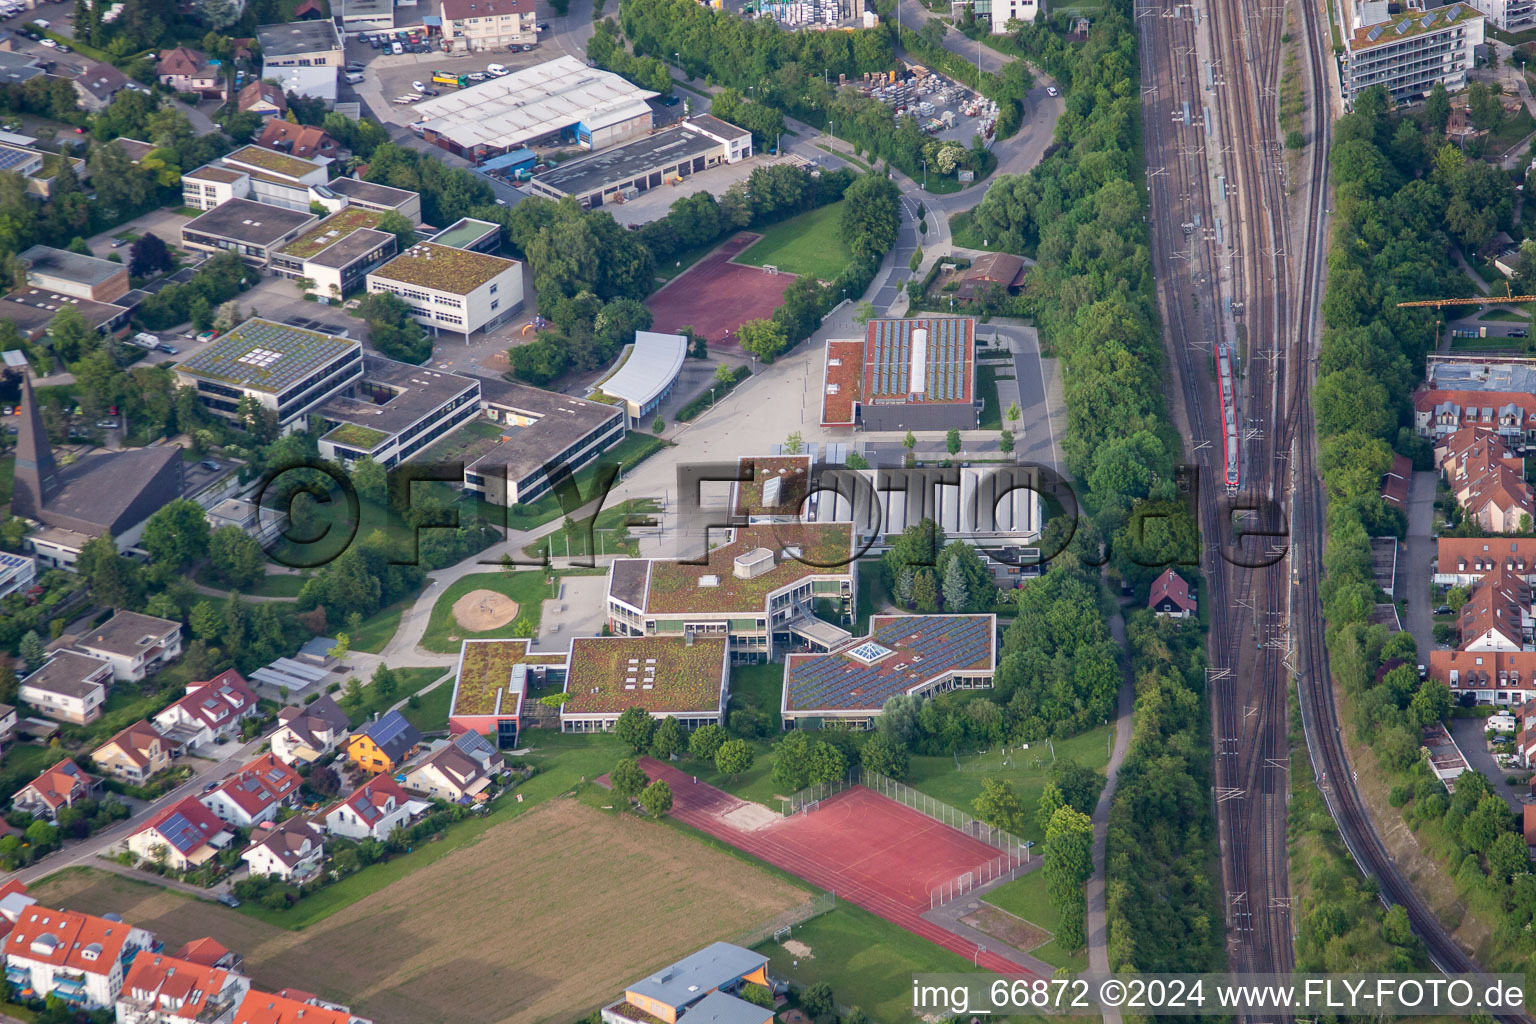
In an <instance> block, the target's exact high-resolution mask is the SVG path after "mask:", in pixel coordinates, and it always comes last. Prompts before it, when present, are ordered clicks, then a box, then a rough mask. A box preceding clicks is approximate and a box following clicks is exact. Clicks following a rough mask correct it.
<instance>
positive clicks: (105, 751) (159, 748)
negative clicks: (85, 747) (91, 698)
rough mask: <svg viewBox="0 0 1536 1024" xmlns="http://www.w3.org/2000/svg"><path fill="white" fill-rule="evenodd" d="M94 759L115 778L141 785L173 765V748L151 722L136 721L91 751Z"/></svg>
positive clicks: (97, 765) (99, 766)
mask: <svg viewBox="0 0 1536 1024" xmlns="http://www.w3.org/2000/svg"><path fill="white" fill-rule="evenodd" d="M91 760H92V761H94V762H95V763H96V767H98V768H100V769H101V770H102V771H103V772H105V773H106V774H108V775H110V776H112V777H113V778H114V779H122V780H124V781H125V782H133V783H139V782H143V781H144V780H145V779H148V778H150V777H151V776H154V775H158V774H160V773H161V772H163V771H165V770H166V769H167V768H169V767H170V766H171V745H170V743H168V742H167V741H166V739H165V737H164V736H161V735H160V733H159V732H157V731H156V730H155V728H154V727H153V726H152V725H150V724H149V723H148V722H144V721H140V722H134V723H133V724H132V725H130V726H129V727H128V728H126V729H124V730H123V731H122V732H120V733H118V734H117V735H116V736H113V737H112V738H111V739H110V740H107V742H105V743H103V744H102V745H101V746H99V747H97V748H96V749H95V750H93V751H91Z"/></svg>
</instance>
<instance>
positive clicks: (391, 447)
mask: <svg viewBox="0 0 1536 1024" xmlns="http://www.w3.org/2000/svg"><path fill="white" fill-rule="evenodd" d="M479 412H480V380H479V378H477V377H464V376H460V375H459V374H457V373H447V372H445V371H443V370H433V369H431V368H429V367H425V366H412V365H411V364H410V363H398V362H396V361H395V360H393V359H385V358H384V357H383V356H376V355H372V354H370V355H366V356H364V357H363V375H362V376H361V377H360V378H358V379H357V380H356V381H355V382H354V383H352V384H351V385H349V386H348V387H347V389H346V391H344V392H343V393H341V394H339V395H336V396H335V397H334V398H331V399H329V400H328V401H326V402H325V404H324V405H321V406H320V407H319V408H318V409H317V410H316V413H317V414H318V415H319V416H320V417H321V419H323V420H324V421H325V426H326V431H327V432H326V433H325V434H324V435H322V436H321V438H320V457H321V458H322V459H327V460H329V461H331V462H340V463H350V462H353V461H355V460H357V459H360V458H362V457H363V456H365V455H366V456H369V457H370V458H372V459H373V461H375V462H377V463H379V464H380V465H382V466H384V467H386V468H388V467H391V466H395V465H398V464H399V463H401V462H404V461H405V460H406V459H409V458H410V457H411V456H412V455H415V454H416V453H417V452H419V451H421V450H422V449H423V448H425V447H427V445H429V444H432V443H433V442H435V441H437V440H438V439H439V438H443V437H446V436H447V435H449V434H451V433H453V432H454V431H455V430H457V429H458V428H459V427H461V426H463V425H464V424H465V423H468V422H469V421H470V420H472V419H474V418H475V417H476V416H477V415H479Z"/></svg>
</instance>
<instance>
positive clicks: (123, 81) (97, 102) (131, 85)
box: [73, 63, 149, 114]
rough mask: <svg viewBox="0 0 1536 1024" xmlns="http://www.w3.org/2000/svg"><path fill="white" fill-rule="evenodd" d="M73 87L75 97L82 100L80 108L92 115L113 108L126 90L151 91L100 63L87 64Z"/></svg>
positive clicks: (107, 65)
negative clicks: (113, 102)
mask: <svg viewBox="0 0 1536 1024" xmlns="http://www.w3.org/2000/svg"><path fill="white" fill-rule="evenodd" d="M73 85H74V87H75V95H76V96H78V97H79V98H80V106H81V107H83V108H85V110H86V112H87V113H91V114H95V113H97V112H99V111H101V110H104V109H105V108H107V107H109V106H111V104H112V101H113V100H114V99H116V98H117V94H118V93H120V92H122V91H123V90H124V89H136V90H138V91H139V92H148V91H149V90H147V89H145V88H144V87H143V86H141V85H139V84H138V83H137V82H134V81H132V80H131V79H129V78H128V76H126V75H124V74H123V73H122V72H121V71H119V70H117V68H115V67H113V66H112V65H110V64H98V63H91V64H87V65H86V66H85V70H84V71H81V72H80V76H79V77H78V78H76V79H74V80H73Z"/></svg>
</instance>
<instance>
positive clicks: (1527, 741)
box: [1514, 700, 1536, 768]
mask: <svg viewBox="0 0 1536 1024" xmlns="http://www.w3.org/2000/svg"><path fill="white" fill-rule="evenodd" d="M1514 707H1515V756H1516V757H1518V758H1519V759H1520V763H1521V764H1523V765H1525V766H1526V767H1527V768H1529V767H1531V766H1532V765H1536V700H1527V701H1523V702H1520V703H1518V704H1516V705H1515V706H1514Z"/></svg>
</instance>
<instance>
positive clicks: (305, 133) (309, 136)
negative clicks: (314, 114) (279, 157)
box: [256, 118, 346, 160]
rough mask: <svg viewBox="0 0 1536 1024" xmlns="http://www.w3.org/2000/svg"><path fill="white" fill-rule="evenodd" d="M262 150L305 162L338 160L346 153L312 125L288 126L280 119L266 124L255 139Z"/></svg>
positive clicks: (339, 145) (334, 141) (337, 143)
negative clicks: (269, 150) (297, 158)
mask: <svg viewBox="0 0 1536 1024" xmlns="http://www.w3.org/2000/svg"><path fill="white" fill-rule="evenodd" d="M256 145H258V146H261V147H262V148H263V149H275V150H277V152H279V153H287V154H288V155H290V156H297V157H303V158H304V159H305V160H319V159H326V158H329V159H331V160H339V159H341V157H342V155H343V154H344V153H345V152H346V150H345V148H344V147H343V146H342V144H341V143H339V142H337V141H336V140H335V139H333V138H331V137H330V136H329V135H327V134H326V133H325V132H324V131H322V130H320V129H319V128H316V127H314V126H313V125H307V124H289V123H288V122H287V121H284V120H282V119H281V118H275V119H273V120H271V121H268V122H267V126H266V127H265V128H263V129H262V130H261V135H260V137H258V138H257V139H256Z"/></svg>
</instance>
